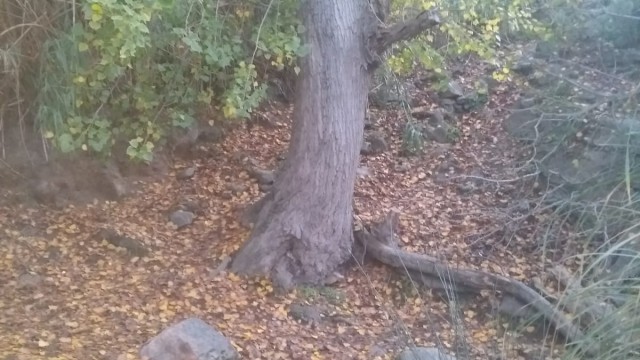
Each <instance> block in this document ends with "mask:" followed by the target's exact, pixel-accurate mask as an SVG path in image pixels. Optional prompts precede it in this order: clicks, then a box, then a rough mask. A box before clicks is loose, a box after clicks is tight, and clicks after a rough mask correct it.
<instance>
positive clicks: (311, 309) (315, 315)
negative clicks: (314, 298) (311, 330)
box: [289, 304, 322, 325]
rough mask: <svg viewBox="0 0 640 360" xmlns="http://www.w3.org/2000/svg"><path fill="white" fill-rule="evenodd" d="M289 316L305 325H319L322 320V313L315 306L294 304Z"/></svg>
mask: <svg viewBox="0 0 640 360" xmlns="http://www.w3.org/2000/svg"><path fill="white" fill-rule="evenodd" d="M289 315H290V316H291V317H292V318H294V319H295V320H298V321H301V322H303V323H307V324H311V325H317V324H319V323H320V321H321V320H322V311H320V308H318V307H317V306H314V305H304V304H292V305H291V307H290V308H289Z"/></svg>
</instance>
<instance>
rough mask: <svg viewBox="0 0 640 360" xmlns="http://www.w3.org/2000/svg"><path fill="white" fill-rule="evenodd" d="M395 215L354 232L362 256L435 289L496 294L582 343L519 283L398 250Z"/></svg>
mask: <svg viewBox="0 0 640 360" xmlns="http://www.w3.org/2000/svg"><path fill="white" fill-rule="evenodd" d="M397 216H398V215H397V213H394V212H391V213H389V214H388V215H387V216H386V218H385V219H384V220H383V221H382V222H379V223H377V224H374V225H372V226H370V227H369V228H368V229H366V228H363V229H361V230H358V231H356V232H355V238H356V240H357V241H359V242H360V244H361V245H362V247H364V249H365V252H366V255H370V256H372V257H373V258H375V259H376V260H378V261H380V262H382V263H384V264H386V265H389V266H391V267H394V268H396V269H400V270H402V271H403V272H405V273H407V272H408V273H409V274H411V273H414V274H415V273H418V274H425V275H428V276H429V277H430V278H431V282H433V279H438V280H439V281H440V282H441V283H442V284H441V285H442V286H438V287H439V288H442V287H444V288H451V289H452V290H454V291H460V290H467V291H474V292H480V291H482V290H494V291H500V292H502V293H503V294H505V295H508V296H512V297H513V298H515V299H517V300H518V301H519V302H521V303H523V304H527V305H528V306H529V307H531V308H532V309H535V311H536V312H537V313H539V314H540V315H541V316H542V317H543V318H544V319H545V320H546V321H548V322H549V323H550V324H551V325H552V326H553V327H554V328H555V329H556V331H558V332H559V333H560V334H561V335H562V336H564V338H565V339H566V340H567V342H568V343H574V344H578V345H582V344H583V343H582V340H583V339H584V334H583V333H582V331H581V330H580V328H579V327H578V326H577V325H575V324H573V323H572V322H571V321H570V320H569V319H568V318H567V316H566V315H565V314H564V313H562V312H561V311H560V310H558V309H557V308H556V307H555V306H554V305H553V304H551V303H550V302H549V301H548V300H547V299H545V298H544V297H543V296H542V295H540V294H539V293H537V292H536V291H535V290H533V289H531V288H530V287H528V286H526V285H525V284H523V283H522V282H520V281H517V280H515V279H511V278H507V277H504V276H500V275H496V274H491V273H488V272H484V271H478V270H470V269H460V268H451V267H449V266H447V264H446V263H443V262H442V261H439V260H438V259H436V258H434V257H431V256H428V255H423V254H414V253H409V252H406V251H402V250H400V249H399V248H398V246H397V245H396V244H395V241H394V236H393V234H394V224H396V223H397ZM593 351H594V349H590V350H588V353H592V352H593Z"/></svg>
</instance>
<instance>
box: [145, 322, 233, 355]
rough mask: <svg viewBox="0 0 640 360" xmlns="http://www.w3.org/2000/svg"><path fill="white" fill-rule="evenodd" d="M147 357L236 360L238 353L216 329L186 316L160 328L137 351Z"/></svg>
mask: <svg viewBox="0 0 640 360" xmlns="http://www.w3.org/2000/svg"><path fill="white" fill-rule="evenodd" d="M140 357H141V358H143V359H149V360H237V359H240V355H239V354H238V352H237V351H236V350H235V349H234V348H233V346H232V345H231V343H230V342H229V340H227V338H225V337H224V336H223V335H222V334H221V333H220V332H219V331H217V330H216V329H214V328H213V327H211V326H209V325H207V323H205V322H204V321H202V320H200V319H197V318H189V319H186V320H183V321H181V322H179V323H177V324H174V325H172V326H171V327H169V328H167V329H165V330H164V331H162V332H161V333H160V334H159V335H157V336H156V337H154V338H153V339H151V340H150V341H148V342H147V343H146V344H144V345H143V347H142V349H141V350H140Z"/></svg>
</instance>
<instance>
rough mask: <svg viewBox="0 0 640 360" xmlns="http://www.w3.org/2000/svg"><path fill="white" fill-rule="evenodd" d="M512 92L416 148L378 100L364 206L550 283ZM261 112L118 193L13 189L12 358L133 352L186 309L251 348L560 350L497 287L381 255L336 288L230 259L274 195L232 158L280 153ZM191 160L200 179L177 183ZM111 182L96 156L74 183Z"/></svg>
mask: <svg viewBox="0 0 640 360" xmlns="http://www.w3.org/2000/svg"><path fill="white" fill-rule="evenodd" d="M465 85H466V84H465ZM432 95H433V94H432V93H431V92H430V91H426V90H424V91H421V92H420V93H419V94H416V97H417V102H418V103H420V104H421V105H423V106H432V105H433V103H432V102H431V99H432ZM516 95H517V94H516V92H515V90H514V88H513V87H511V86H509V85H507V84H502V85H500V86H498V87H497V88H496V90H495V92H494V93H493V94H492V96H491V99H490V101H489V104H488V105H487V106H486V107H485V108H482V109H480V110H478V111H475V112H470V113H465V114H462V115H460V118H459V122H458V125H457V128H458V129H459V136H458V138H457V140H456V141H455V142H454V143H453V144H436V143H429V142H427V143H426V144H425V149H424V152H423V153H422V154H420V155H418V156H412V157H403V156H401V155H400V154H401V153H402V134H403V131H404V121H403V119H402V111H400V110H384V111H382V110H376V111H372V113H371V114H372V118H373V119H374V125H373V126H374V128H375V129H376V130H377V131H380V132H382V133H384V134H385V135H386V138H387V141H388V143H389V150H388V151H386V152H383V153H381V154H378V155H371V156H363V157H362V160H361V167H362V169H363V171H362V173H361V176H360V178H359V180H358V183H357V187H356V191H355V197H356V212H357V216H358V219H359V220H361V221H363V222H369V221H372V220H376V219H378V218H379V217H381V216H382V215H384V214H385V213H387V212H388V211H389V210H391V209H395V210H397V211H399V212H400V213H401V226H400V233H399V234H398V235H399V238H400V240H401V246H402V247H403V249H405V250H408V251H412V252H420V253H426V254H430V255H432V256H437V257H438V258H441V259H446V261H447V262H448V263H449V264H450V266H452V267H457V266H460V267H469V268H475V269H483V270H487V271H491V272H494V273H498V274H502V275H507V276H511V277H513V278H515V279H518V280H522V281H529V280H531V279H533V278H540V279H541V280H542V281H543V282H544V280H545V277H544V271H543V270H544V268H545V266H546V264H545V260H543V259H542V258H541V257H540V256H539V255H538V252H537V251H536V249H537V248H538V243H537V239H536V236H535V234H533V231H532V229H534V228H535V219H526V218H525V219H520V220H518V218H519V216H521V215H523V214H524V210H522V213H519V211H521V210H518V209H523V208H524V209H526V207H527V206H528V204H527V200H526V198H525V197H524V196H525V195H526V194H527V193H528V192H529V190H530V189H529V187H530V186H531V184H530V183H520V182H510V181H505V179H510V178H513V177H514V176H516V173H515V170H513V169H514V168H515V167H516V166H517V162H518V159H519V158H520V156H521V155H522V154H521V152H522V151H521V150H522V149H521V146H520V145H518V144H517V143H515V142H514V141H513V140H511V139H510V138H509V137H508V135H507V134H506V133H505V131H504V130H503V127H502V122H503V120H504V118H505V116H506V114H507V109H508V107H509V106H510V104H511V103H512V102H513V101H514V99H515V98H516ZM262 111H264V112H267V113H269V115H270V117H271V118H273V119H276V121H277V123H278V125H277V126H275V127H270V128H266V127H260V126H257V127H254V128H252V129H251V131H245V130H243V129H241V128H239V129H237V130H235V131H232V132H230V133H229V134H228V135H227V136H226V138H225V139H224V141H222V142H220V143H217V144H204V145H200V146H198V150H197V152H196V155H195V156H194V157H192V158H190V159H177V160H176V161H175V162H171V164H168V171H167V176H164V177H162V178H160V179H158V180H156V181H148V180H147V181H138V180H136V181H137V182H136V181H133V180H131V182H132V183H133V186H132V187H131V189H132V192H131V194H128V195H127V196H125V197H124V198H122V199H120V200H118V201H112V200H107V199H106V198H105V197H102V196H97V195H96V196H95V198H96V199H95V201H94V200H93V199H91V196H89V197H88V198H84V199H82V200H83V201H70V202H68V203H63V204H58V205H59V206H51V205H49V206H45V205H39V204H38V203H37V202H34V201H31V200H29V199H30V197H29V196H28V195H25V189H27V188H26V187H21V186H5V187H4V190H3V194H2V195H1V198H2V200H1V201H2V203H1V204H2V206H1V207H0V242H1V243H2V246H0V284H1V286H2V291H1V294H0V313H1V314H2V315H1V316H0V333H2V334H3V335H2V336H0V359H110V360H111V359H113V360H115V359H118V360H123V359H134V358H137V351H138V350H139V348H140V346H141V345H142V344H143V343H144V342H145V341H147V340H148V339H149V338H151V337H152V336H154V335H156V334H157V333H158V332H159V331H161V330H162V329H163V328H165V327H167V326H168V325H169V324H171V323H174V322H177V321H179V320H181V319H184V318H186V317H191V316H195V317H199V318H201V319H203V320H205V321H206V322H208V323H209V324H211V325H212V326H215V327H216V328H217V329H219V330H220V331H222V332H223V333H224V335H225V336H227V337H228V338H229V339H230V340H231V341H232V342H233V344H234V345H235V346H236V348H237V349H238V350H239V351H240V353H241V355H242V358H246V359H376V358H377V359H388V358H392V357H393V355H394V354H396V353H397V352H399V351H400V350H401V349H403V348H404V347H406V346H409V345H418V346H435V345H441V346H444V347H445V348H446V349H447V350H448V351H449V352H451V353H456V354H458V356H459V358H465V356H468V358H472V359H503V358H504V359H507V358H508V359H542V358H549V359H550V358H554V357H555V356H554V355H553V354H557V351H558V349H555V348H550V347H549V346H548V345H549V344H548V343H549V340H546V344H545V345H547V346H542V345H541V344H543V343H545V340H543V336H542V335H544V334H541V333H540V329H538V328H536V327H534V326H526V327H524V328H523V329H520V330H519V331H512V330H511V328H510V327H509V326H508V322H507V321H506V320H504V319H503V318H500V317H498V316H497V314H496V309H495V306H493V305H492V304H494V303H495V301H494V297H495V294H490V293H483V294H480V295H470V294H465V295H463V294H459V295H457V296H451V294H450V296H446V295H445V294H442V293H438V292H435V291H430V290H428V289H420V290H419V291H418V289H417V288H416V287H415V286H414V285H413V284H412V283H411V282H410V281H408V280H407V279H406V278H404V277H402V276H400V275H399V274H396V273H394V272H393V271H391V270H389V269H387V268H386V267H384V266H383V265H381V264H378V263H375V262H369V263H367V264H366V265H365V266H363V267H359V266H352V267H351V268H350V269H349V270H347V271H346V272H345V273H344V274H343V275H344V279H343V280H341V281H339V282H337V283H336V284H335V285H333V286H331V287H326V288H299V289H297V290H296V291H295V292H293V293H290V294H279V293H277V292H275V291H274V290H273V288H272V286H271V284H270V283H269V282H268V281H266V280H264V279H247V278H241V277H238V276H236V275H234V274H230V273H227V272H224V271H219V265H220V264H221V263H223V262H224V261H225V260H226V259H227V258H228V257H229V256H230V255H232V254H233V252H234V251H235V250H236V249H238V247H239V246H240V245H241V243H242V242H243V241H244V240H245V239H246V238H247V237H248V236H249V233H250V231H249V230H248V229H246V228H244V227H243V226H242V225H241V224H240V221H239V213H240V211H241V210H242V209H243V208H244V207H245V206H246V205H248V204H250V203H251V202H253V201H255V200H256V199H258V198H259V197H260V196H261V194H262V192H261V190H260V187H259V186H258V184H257V183H256V181H255V180H254V179H252V178H251V177H250V176H249V174H248V173H247V172H246V171H245V169H244V168H243V166H242V164H241V163H240V161H238V159H239V158H241V157H243V156H250V157H251V158H253V159H255V160H257V161H258V162H259V163H260V164H262V166H264V167H265V168H273V167H274V166H275V165H276V163H277V159H278V157H279V156H280V155H283V154H285V152H286V146H287V141H288V136H289V135H288V132H289V128H290V114H291V109H290V108H289V107H288V106H286V105H282V104H274V105H271V106H268V107H266V108H265V109H263V110H262ZM190 167H193V168H194V169H195V174H194V176H193V177H191V178H189V179H185V180H179V179H177V177H176V175H177V174H179V173H180V172H181V171H182V170H183V169H185V168H190ZM19 173H20V171H16V173H15V174H14V177H5V185H7V184H9V183H10V182H12V181H14V182H20V181H22V182H24V183H25V184H26V183H28V182H29V181H30V180H29V181H28V180H27V179H25V178H22V177H21V176H20V175H19ZM87 174H89V176H86V175H87ZM99 178H100V173H91V172H90V171H89V170H87V171H86V172H85V176H84V177H83V178H82V179H81V180H77V181H78V182H81V181H90V182H93V181H95V184H99V180H100V179H99ZM8 179H12V180H8ZM101 186H102V185H99V186H98V187H101ZM76 200H77V199H76ZM185 202H190V203H196V204H197V211H196V218H195V221H194V222H193V223H192V224H191V225H189V226H186V227H184V228H181V229H177V228H176V227H175V226H174V225H172V224H171V223H170V222H169V221H168V214H169V213H170V211H172V210H173V209H175V208H176V207H177V206H179V205H180V204H184V203H185ZM516 220H517V221H516ZM512 223H516V224H518V226H516V227H514V226H511V225H510V224H512ZM103 228H110V229H113V230H116V231H117V232H119V233H121V234H123V235H126V236H127V237H130V238H132V239H135V241H137V242H139V243H141V244H142V245H143V246H144V248H145V249H147V250H148V253H145V254H135V253H131V252H130V251H129V252H127V251H126V250H124V249H122V248H121V247H118V246H114V244H112V243H109V242H108V241H107V240H105V239H103V236H101V235H100V234H99V230H100V229H103ZM550 286H551V285H549V287H550ZM549 291H550V292H552V291H553V289H550V290H549ZM302 302H304V303H310V304H315V305H316V306H318V307H321V308H322V309H324V311H325V312H326V315H327V316H325V317H324V318H323V320H322V321H320V322H318V323H312V324H306V323H303V322H299V321H296V320H295V319H293V318H292V317H291V316H290V315H289V306H290V305H291V304H293V303H302ZM454 319H456V321H454ZM456 334H457V335H458V336H456ZM461 338H462V339H461Z"/></svg>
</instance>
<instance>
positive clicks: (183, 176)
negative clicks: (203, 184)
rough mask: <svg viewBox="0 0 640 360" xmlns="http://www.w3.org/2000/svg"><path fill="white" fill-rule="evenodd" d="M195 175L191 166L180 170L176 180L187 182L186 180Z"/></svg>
mask: <svg viewBox="0 0 640 360" xmlns="http://www.w3.org/2000/svg"><path fill="white" fill-rule="evenodd" d="M195 174H196V168H195V167H193V166H191V167H188V168H185V169H182V170H180V171H179V172H178V173H177V174H176V178H177V179H178V180H187V179H191V178H192V177H193V175H195Z"/></svg>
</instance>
